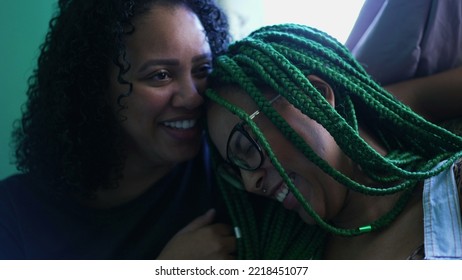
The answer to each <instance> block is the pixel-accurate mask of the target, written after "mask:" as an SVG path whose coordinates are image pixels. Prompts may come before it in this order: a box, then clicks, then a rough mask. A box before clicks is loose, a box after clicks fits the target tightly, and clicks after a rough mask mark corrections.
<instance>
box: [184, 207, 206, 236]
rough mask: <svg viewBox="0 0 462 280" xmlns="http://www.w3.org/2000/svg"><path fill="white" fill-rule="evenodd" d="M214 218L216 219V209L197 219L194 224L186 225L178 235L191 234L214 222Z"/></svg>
mask: <svg viewBox="0 0 462 280" xmlns="http://www.w3.org/2000/svg"><path fill="white" fill-rule="evenodd" d="M214 218H215V209H210V210H208V211H207V212H206V213H205V214H204V215H201V216H199V217H197V218H196V219H194V220H193V221H192V222H190V223H189V224H188V225H186V226H185V227H184V228H182V229H181V230H180V231H179V232H178V234H181V233H185V232H191V231H194V230H197V229H199V228H202V227H204V226H206V225H209V224H211V223H212V222H213V219H214Z"/></svg>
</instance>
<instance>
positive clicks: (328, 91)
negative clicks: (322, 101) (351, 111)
mask: <svg viewBox="0 0 462 280" xmlns="http://www.w3.org/2000/svg"><path fill="white" fill-rule="evenodd" d="M307 78H308V80H309V81H310V82H311V84H312V85H313V86H314V87H315V88H316V89H317V90H319V92H321V93H322V94H323V95H324V97H325V98H326V100H327V102H329V104H330V105H331V106H332V107H334V106H335V95H334V90H333V89H332V87H331V86H330V85H329V84H328V83H327V82H326V81H324V80H323V79H321V78H319V77H318V76H316V75H308V76H307Z"/></svg>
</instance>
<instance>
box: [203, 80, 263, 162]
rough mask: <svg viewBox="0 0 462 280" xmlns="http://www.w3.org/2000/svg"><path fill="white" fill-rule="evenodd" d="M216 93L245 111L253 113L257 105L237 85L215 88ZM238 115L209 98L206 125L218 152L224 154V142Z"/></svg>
mask: <svg viewBox="0 0 462 280" xmlns="http://www.w3.org/2000/svg"><path fill="white" fill-rule="evenodd" d="M217 93H218V95H219V96H220V97H221V98H223V99H225V100H226V101H227V102H229V103H230V104H233V105H234V106H237V107H239V108H241V109H242V110H244V111H245V112H247V113H248V114H251V113H253V112H254V111H255V110H257V105H256V104H255V102H254V101H253V100H252V98H251V97H250V96H248V95H247V94H246V93H245V92H244V91H243V90H241V89H239V88H237V87H232V86H228V87H224V88H221V89H219V90H217ZM240 121H241V120H240V119H239V117H237V116H236V115H234V114H233V113H231V112H230V111H229V110H228V109H226V108H225V107H223V106H221V105H219V104H217V103H215V102H214V101H211V100H209V101H208V106H207V125H208V131H209V134H210V138H211V139H212V142H213V144H214V145H215V146H216V147H217V149H218V151H219V152H220V154H221V155H222V156H223V157H224V156H226V143H227V141H228V137H229V134H230V133H231V130H232V129H233V127H234V126H235V125H236V124H237V123H238V122H240Z"/></svg>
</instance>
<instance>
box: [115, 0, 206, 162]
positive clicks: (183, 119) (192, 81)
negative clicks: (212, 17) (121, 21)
mask: <svg viewBox="0 0 462 280" xmlns="http://www.w3.org/2000/svg"><path fill="white" fill-rule="evenodd" d="M134 25H135V32H134V33H133V34H131V35H128V36H127V38H126V47H127V60H128V62H129V63H130V65H131V67H130V70H129V72H128V73H126V74H125V75H124V76H123V77H124V79H125V80H127V81H128V82H130V83H132V85H133V91H132V93H131V95H129V96H128V97H125V98H122V99H121V100H122V101H121V103H122V104H123V105H124V106H126V108H125V109H123V110H121V111H120V112H118V113H119V114H121V115H122V116H123V117H124V118H126V120H124V121H123V122H122V127H123V130H124V132H125V135H126V142H127V152H128V160H129V161H130V160H132V161H133V160H135V161H136V163H135V165H136V166H138V167H137V168H148V169H149V168H152V167H158V166H162V165H172V164H175V163H178V162H182V161H186V160H188V159H191V158H192V157H194V156H195V155H196V154H197V152H198V150H199V148H200V142H201V131H202V128H201V127H200V126H199V124H198V119H199V118H200V117H201V115H202V114H203V107H202V104H203V97H202V96H201V94H202V93H203V91H204V90H205V86H206V79H207V76H208V74H209V72H210V70H211V59H212V58H211V51H210V47H209V44H208V42H207V39H206V37H205V31H204V30H203V27H202V25H201V23H200V21H199V19H198V18H197V17H196V15H195V14H194V13H193V12H191V11H190V10H188V9H187V8H184V7H182V6H176V7H170V6H154V7H153V8H152V9H151V10H150V11H149V12H148V13H146V14H144V15H142V16H141V17H140V18H137V19H136V20H135V21H134ZM117 71H118V69H117V68H116V67H115V66H114V71H113V77H112V84H111V90H112V93H113V99H114V104H115V105H114V108H115V109H114V110H115V111H118V110H119V109H120V108H119V105H117V98H118V97H119V96H120V95H121V94H124V93H126V92H127V91H128V86H126V85H121V84H120V83H118V82H117V79H116V77H117ZM132 163H133V162H132Z"/></svg>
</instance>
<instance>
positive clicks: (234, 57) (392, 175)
mask: <svg viewBox="0 0 462 280" xmlns="http://www.w3.org/2000/svg"><path fill="white" fill-rule="evenodd" d="M310 74H315V75H317V76H319V77H320V78H322V79H324V80H325V81H326V82H327V83H329V84H330V85H331V86H332V87H333V89H334V92H335V99H336V106H335V108H333V107H332V106H331V105H330V104H329V103H328V102H327V101H326V100H325V98H324V97H323V95H322V94H321V93H320V92H319V91H318V90H317V89H316V88H315V87H314V86H313V85H312V84H311V83H310V82H309V80H308V79H307V75H310ZM210 78H211V81H212V84H213V85H215V86H214V87H213V88H215V89H216V87H222V86H224V85H227V84H233V85H238V86H239V87H241V88H242V89H243V90H244V91H246V92H247V93H248V94H249V95H250V97H251V98H252V99H253V100H254V101H255V102H256V103H257V105H258V106H259V108H260V109H261V111H262V112H263V113H265V114H266V116H267V117H268V118H269V119H270V120H271V121H272V122H273V123H274V124H275V125H276V127H278V129H279V130H280V131H281V132H282V133H283V134H284V135H285V136H286V137H287V139H289V140H290V141H291V142H292V143H293V144H294V145H295V146H296V147H297V148H298V149H299V150H300V151H301V152H303V154H304V155H305V156H306V157H307V158H308V159H310V160H311V161H312V162H313V163H315V164H316V165H317V166H318V167H319V168H321V169H322V170H323V171H324V172H326V173H327V174H329V175H330V176H332V177H333V178H334V179H335V180H337V181H338V182H340V183H341V184H343V185H345V186H346V187H348V188H350V189H352V190H354V191H357V192H361V193H364V194H367V195H388V194H393V193H397V192H401V191H402V192H403V194H402V195H401V198H400V199H399V201H398V202H397V203H396V206H395V207H394V208H393V209H392V210H390V212H389V213H386V214H385V215H384V216H383V217H381V218H379V219H378V220H376V221H374V222H373V223H371V224H370V225H365V226H364V227H360V228H354V229H343V228H336V227H334V226H332V225H331V224H329V223H328V222H327V221H324V220H323V219H321V218H320V217H319V216H318V215H317V214H316V213H315V212H314V211H313V209H312V208H311V205H309V203H307V202H306V201H305V199H304V198H303V197H302V195H301V194H300V193H299V191H298V190H297V189H296V187H295V186H294V184H293V183H292V181H291V180H290V179H289V177H288V175H287V174H286V173H285V171H284V169H283V168H282V166H281V164H280V163H279V161H278V159H277V158H276V156H275V155H274V153H273V151H272V149H271V147H270V145H269V143H268V142H267V140H266V139H265V137H264V135H263V134H262V133H261V131H260V130H259V128H258V127H257V126H256V125H255V123H254V122H253V121H252V120H251V119H249V116H248V115H247V114H246V113H245V112H244V111H243V110H242V109H240V108H237V107H236V106H234V105H232V104H230V103H228V102H226V101H225V100H224V99H222V98H220V96H219V95H218V94H217V93H216V91H215V90H212V89H209V90H208V91H207V93H206V95H207V96H208V97H209V98H210V99H212V100H213V101H214V102H217V103H218V104H220V105H222V106H224V107H226V108H227V109H228V110H229V111H230V112H232V113H234V114H236V115H237V116H238V117H240V118H241V119H243V120H244V121H246V122H247V123H248V125H249V127H250V128H251V130H252V131H253V133H254V134H255V136H256V138H257V139H258V141H259V143H260V144H261V145H262V147H263V148H264V149H265V151H266V153H267V155H268V157H269V159H270V160H271V162H272V164H273V165H274V166H275V168H276V169H277V170H278V171H279V173H280V175H281V177H282V178H283V179H284V181H285V183H286V184H287V185H288V186H289V189H290V191H291V192H292V193H293V194H294V196H295V197H296V198H297V199H298V200H299V201H300V202H301V203H302V205H303V207H304V209H305V210H306V211H307V212H308V213H309V214H310V215H311V216H312V217H313V219H314V220H315V221H316V222H317V223H318V224H319V225H320V226H321V227H322V228H323V229H324V230H326V231H328V232H331V233H334V234H339V235H344V236H353V235H358V234H362V233H363V232H368V231H372V230H377V229H380V228H382V227H384V226H387V225H388V224H390V223H391V222H392V221H393V220H394V219H395V218H396V216H397V215H398V214H399V213H400V211H401V210H402V209H403V208H404V206H405V205H406V203H407V201H408V198H409V197H410V195H411V193H412V190H413V189H414V188H415V187H416V185H417V182H419V181H421V180H424V179H426V178H429V177H432V176H434V175H436V174H438V173H440V172H442V171H443V170H445V169H447V168H450V166H451V165H452V164H453V162H455V161H456V160H457V159H459V158H460V157H461V156H462V138H461V137H459V136H457V135H455V134H453V133H452V132H450V131H448V130H446V129H444V128H442V127H440V126H437V125H434V124H432V123H431V122H428V121H426V120H425V119H424V118H422V117H420V116H419V115H417V114H415V113H414V112H413V111H412V110H411V109H410V108H408V107H407V106H405V105H403V104H402V103H400V102H399V101H397V100H396V99H395V98H394V97H393V96H392V95H391V94H390V93H388V92H387V91H386V90H384V89H383V88H382V87H381V86H380V85H379V84H378V83H376V82H375V81H374V80H373V79H372V78H371V77H370V76H369V75H368V74H367V72H366V71H365V69H364V68H363V67H362V66H361V65H360V64H359V63H358V62H357V61H356V60H355V59H354V57H353V56H352V55H351V54H350V52H349V51H348V50H347V49H346V48H345V47H344V46H343V45H342V44H341V43H339V42H338V41H337V40H335V39H334V38H332V37H330V36H329V35H327V34H326V33H324V32H321V31H319V30H316V29H313V28H310V27H306V26H302V25H296V24H282V25H274V26H268V27H264V28H261V29H259V30H257V31H255V32H253V33H251V34H250V35H249V36H248V37H247V38H245V39H243V40H240V41H237V42H234V43H233V44H232V45H231V46H230V48H229V51H228V53H227V54H226V55H223V56H220V57H218V58H217V59H216V62H215V65H214V71H213V73H212V75H211V77H210ZM262 83H264V84H265V85H266V86H269V87H270V88H272V89H273V90H275V91H276V92H277V93H279V94H280V95H281V96H283V97H284V98H285V99H287V100H288V102H290V103H291V104H293V105H294V107H296V108H298V109H299V110H300V111H301V112H302V113H304V114H305V115H307V116H308V117H310V118H311V119H313V120H315V121H317V122H318V123H319V124H321V125H322V126H323V127H324V128H325V129H326V130H327V131H329V133H330V134H331V135H332V136H333V137H334V139H335V140H336V142H337V144H338V145H339V147H340V148H341V149H342V150H343V152H344V153H345V154H346V155H347V156H349V157H350V158H351V159H352V160H353V161H355V162H356V163H357V164H359V166H361V168H362V170H363V171H364V172H366V174H368V175H369V176H370V177H371V178H373V179H375V180H377V181H378V182H382V183H387V185H388V184H390V183H393V185H391V186H386V187H385V186H379V187H372V186H366V185H362V184H360V183H358V182H355V181H353V180H352V179H350V178H348V177H347V176H346V175H344V174H343V173H341V172H340V171H338V170H336V169H334V168H332V167H331V166H330V165H329V164H328V163H327V162H326V161H325V160H323V159H322V158H320V157H319V156H318V155H317V154H316V153H315V152H314V151H313V150H312V149H311V148H310V147H309V145H307V144H306V143H305V142H304V140H303V139H302V138H301V137H300V136H299V135H298V134H297V133H296V132H295V131H294V130H293V129H292V128H291V127H290V126H289V125H288V124H287V122H286V121H285V120H284V119H283V118H282V117H281V116H280V115H279V114H278V113H277V112H276V111H275V110H274V109H273V108H272V106H271V105H270V104H269V102H268V101H267V100H266V99H265V98H264V97H263V95H262V92H261V86H260V87H259V86H257V85H261V84H262ZM360 123H361V124H365V125H367V126H368V128H369V129H371V130H372V131H373V133H375V134H376V135H377V136H378V137H379V139H380V140H381V141H382V143H383V145H384V146H385V147H386V148H387V150H388V153H387V155H385V156H382V155H381V154H379V153H378V152H377V151H376V150H375V149H373V148H372V147H371V146H369V145H368V144H367V143H366V142H365V141H364V140H363V139H362V138H361V137H360V135H359V124H360ZM398 132H399V133H398ZM441 161H445V163H444V164H442V165H441V166H439V167H437V168H435V166H436V165H437V164H438V163H439V162H441ZM395 182H399V183H395ZM243 209H245V208H243ZM242 215H245V213H242ZM320 238H322V237H320ZM315 243H316V244H318V243H319V242H313V244H315ZM313 246H315V245H313Z"/></svg>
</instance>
